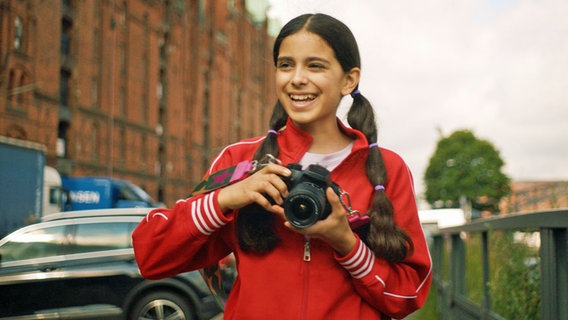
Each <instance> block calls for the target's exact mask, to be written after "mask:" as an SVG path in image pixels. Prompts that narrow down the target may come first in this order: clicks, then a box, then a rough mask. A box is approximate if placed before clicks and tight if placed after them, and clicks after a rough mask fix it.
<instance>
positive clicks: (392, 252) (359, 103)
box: [347, 93, 414, 262]
mask: <svg viewBox="0 0 568 320" xmlns="http://www.w3.org/2000/svg"><path fill="white" fill-rule="evenodd" d="M347 121H348V123H349V125H350V126H351V127H353V128H354V129H357V130H360V131H361V132H363V133H364V134H365V136H366V137H367V141H368V142H369V144H371V143H376V142H377V126H376V122H375V115H374V112H373V108H372V106H371V104H370V103H369V101H368V100H367V99H366V98H365V97H364V96H363V95H362V94H360V93H359V94H356V95H354V97H353V104H352V105H351V108H350V110H349V112H348V114H347ZM366 170H367V177H368V179H369V181H370V182H371V184H372V185H373V186H377V185H385V184H386V182H387V173H386V169H385V164H384V160H383V157H382V154H381V151H380V150H379V148H378V147H377V148H375V147H373V148H370V149H369V156H368V158H367V164H366ZM367 214H368V216H369V218H370V219H371V223H370V228H369V232H368V235H367V239H366V242H367V244H368V245H369V247H370V248H371V249H372V250H373V251H374V252H375V254H376V255H377V256H379V257H382V258H383V259H385V260H387V261H390V262H398V261H401V260H403V259H404V258H405V257H406V256H407V254H408V253H409V251H412V250H413V247H414V245H413V243H412V239H411V238H410V237H409V236H408V235H407V234H406V233H405V232H404V231H403V230H402V229H400V228H399V227H398V226H397V225H396V224H395V222H394V216H393V206H392V203H391V201H390V199H389V198H388V197H387V196H386V194H385V192H384V191H381V190H378V191H376V192H375V195H374V198H373V201H372V204H371V208H370V209H369V212H368V213H367Z"/></svg>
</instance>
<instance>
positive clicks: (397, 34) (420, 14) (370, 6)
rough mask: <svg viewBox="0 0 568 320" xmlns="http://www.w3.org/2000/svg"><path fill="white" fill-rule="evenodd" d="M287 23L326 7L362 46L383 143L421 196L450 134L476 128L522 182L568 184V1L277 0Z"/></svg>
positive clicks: (364, 88)
mask: <svg viewBox="0 0 568 320" xmlns="http://www.w3.org/2000/svg"><path fill="white" fill-rule="evenodd" d="M271 4H272V5H271V8H270V11H269V16H270V17H272V18H274V19H280V20H282V22H283V23H285V22H286V21H288V20H289V19H291V18H293V17H295V16H297V15H299V14H302V13H307V12H309V13H314V12H322V13H327V14H330V15H332V16H334V17H336V18H338V19H340V20H341V21H343V22H344V23H345V24H347V25H348V26H349V27H350V28H351V30H352V31H353V33H354V34H355V37H356V39H357V41H358V44H359V50H360V52H361V59H362V79H361V84H360V90H361V92H362V93H363V94H364V95H365V96H366V97H367V98H368V99H369V100H370V101H371V102H372V103H373V105H374V106H375V110H376V115H377V117H378V119H379V120H378V121H379V142H380V144H381V145H382V146H384V147H387V148H389V149H392V150H394V151H396V152H398V153H399V154H400V155H401V156H402V157H403V158H404V159H405V160H406V162H407V163H408V165H409V166H410V169H411V170H412V172H413V174H414V179H415V183H416V189H417V190H416V191H417V193H421V192H423V191H424V188H423V176H424V171H425V169H426V167H427V166H428V162H429V160H430V157H431V156H432V154H433V152H434V151H435V148H436V143H437V141H438V140H439V139H440V133H441V134H443V135H445V136H447V135H449V134H451V133H452V132H454V131H456V130H460V129H469V130H472V131H473V132H474V134H475V135H476V136H477V137H478V138H480V139H485V140H488V141H490V142H491V143H492V144H493V145H494V146H495V147H496V148H497V150H498V151H499V152H500V154H501V157H502V158H503V160H504V161H505V163H506V165H505V168H504V171H505V173H506V174H507V175H509V176H510V177H511V178H512V179H513V180H568V1H566V0H459V1H452V0H427V1H423V0H415V1H410V0H406V1H404V0H403V1H392V0H350V1H345V0H271Z"/></svg>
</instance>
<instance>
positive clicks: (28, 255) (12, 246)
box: [0, 226, 68, 262]
mask: <svg viewBox="0 0 568 320" xmlns="http://www.w3.org/2000/svg"><path fill="white" fill-rule="evenodd" d="M64 230H65V226H55V227H47V228H43V229H37V230H30V231H28V232H25V233H17V234H14V235H12V236H10V239H9V240H8V242H6V243H5V244H4V245H3V246H2V247H1V248H0V252H1V253H2V262H8V261H16V260H26V259H36V258H44V257H52V256H56V255H59V254H62V251H63V249H64V246H65V244H66V242H67V240H68V239H67V238H66V237H65V233H64Z"/></svg>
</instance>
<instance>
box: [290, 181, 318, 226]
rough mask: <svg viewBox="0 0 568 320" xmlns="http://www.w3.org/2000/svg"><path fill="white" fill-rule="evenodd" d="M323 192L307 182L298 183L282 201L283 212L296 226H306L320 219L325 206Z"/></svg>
mask: <svg viewBox="0 0 568 320" xmlns="http://www.w3.org/2000/svg"><path fill="white" fill-rule="evenodd" d="M325 202H326V198H325V193H324V192H323V190H322V189H321V188H320V187H318V186H317V185H315V184H313V183H309V182H304V183H300V184H298V185H297V186H296V187H295V188H294V189H293V190H291V191H290V194H289V195H288V197H287V198H286V200H285V201H284V213H285V214H286V218H287V219H288V221H289V222H290V223H291V224H292V225H293V226H295V227H297V228H307V227H309V226H311V225H313V224H314V223H316V222H317V221H318V220H320V219H322V212H323V209H324V208H325Z"/></svg>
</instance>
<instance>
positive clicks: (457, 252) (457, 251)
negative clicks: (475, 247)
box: [450, 233, 466, 319]
mask: <svg viewBox="0 0 568 320" xmlns="http://www.w3.org/2000/svg"><path fill="white" fill-rule="evenodd" d="M451 239H452V249H451V252H452V254H451V257H450V261H451V262H450V319H458V317H459V314H458V313H456V309H455V308H454V305H455V299H456V296H458V295H465V272H466V270H465V245H464V243H463V240H462V239H461V237H460V233H456V234H452V236H451Z"/></svg>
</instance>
